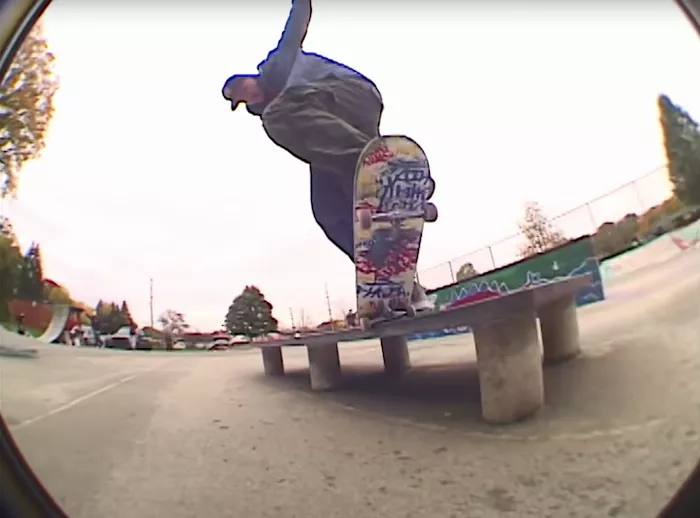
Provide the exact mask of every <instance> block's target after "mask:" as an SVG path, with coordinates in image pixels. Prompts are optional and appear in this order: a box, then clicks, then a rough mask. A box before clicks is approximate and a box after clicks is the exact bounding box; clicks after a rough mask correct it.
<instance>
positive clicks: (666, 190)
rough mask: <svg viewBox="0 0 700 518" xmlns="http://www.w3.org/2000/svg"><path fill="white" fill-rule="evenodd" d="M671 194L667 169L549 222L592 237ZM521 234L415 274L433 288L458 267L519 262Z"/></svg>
mask: <svg viewBox="0 0 700 518" xmlns="http://www.w3.org/2000/svg"><path fill="white" fill-rule="evenodd" d="M670 194H671V184H670V182H669V180H668V171H667V169H666V166H662V167H659V168H658V169H655V170H654V171H651V172H650V173H647V174H645V175H644V176H642V177H640V178H638V179H636V180H634V181H632V182H629V183H627V184H625V185H623V186H621V187H619V188H617V189H615V190H613V191H610V192H608V193H606V194H604V195H602V196H600V197H598V198H595V199H594V200H591V201H589V202H588V203H585V204H583V205H581V206H579V207H576V208H574V209H572V210H570V211H568V212H565V213H564V214H560V215H559V216H556V217H554V218H552V219H551V221H552V224H553V226H554V227H555V228H556V229H557V230H558V231H560V232H561V233H562V234H563V235H564V237H566V238H567V239H575V238H578V237H581V236H585V235H593V234H595V233H596V232H597V230H598V229H599V228H600V226H601V225H603V224H604V223H617V222H618V221H620V220H622V219H623V218H624V217H625V216H627V215H630V214H636V215H637V216H640V215H642V214H644V213H645V212H646V211H648V210H649V209H650V208H652V207H654V206H656V205H659V204H661V203H663V202H664V201H665V200H666V199H667V198H668V197H669V196H670ZM523 242H524V240H523V236H522V234H515V235H512V236H509V237H506V238H504V239H502V240H500V241H497V242H496V243H493V244H491V245H489V246H486V247H484V248H481V249H479V250H476V251H474V252H471V253H468V254H465V255H462V256H459V257H455V258H454V259H451V260H449V261H447V262H445V263H442V264H439V265H437V266H433V267H432V268H428V269H426V270H422V271H420V272H418V277H419V279H420V282H421V284H422V285H423V286H424V287H425V288H426V289H435V288H439V287H441V286H445V285H447V284H451V283H453V282H456V281H457V280H458V279H459V278H460V277H461V276H460V275H459V271H460V268H463V267H464V265H467V264H471V265H472V267H473V268H474V270H476V271H477V272H479V273H485V272H488V271H491V270H495V269H496V268H500V267H502V266H506V265H508V264H511V263H513V262H515V261H518V260H519V259H520V256H519V249H520V246H521V245H522V244H523Z"/></svg>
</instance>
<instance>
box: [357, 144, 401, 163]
mask: <svg viewBox="0 0 700 518" xmlns="http://www.w3.org/2000/svg"><path fill="white" fill-rule="evenodd" d="M393 157H394V153H392V151H391V150H390V149H389V148H388V147H387V146H386V144H382V145H380V146H379V147H378V148H377V149H375V150H374V151H372V152H371V153H370V154H369V155H367V156H366V157H365V158H364V159H363V160H362V165H364V166H370V165H374V164H377V163H379V162H386V161H388V160H390V159H392V158H393Z"/></svg>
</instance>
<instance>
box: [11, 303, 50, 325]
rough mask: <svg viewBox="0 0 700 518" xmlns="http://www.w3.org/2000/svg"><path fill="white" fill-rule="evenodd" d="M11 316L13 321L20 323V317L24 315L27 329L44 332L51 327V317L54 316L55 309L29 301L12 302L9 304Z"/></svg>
mask: <svg viewBox="0 0 700 518" xmlns="http://www.w3.org/2000/svg"><path fill="white" fill-rule="evenodd" d="M9 308H10V315H12V318H13V320H15V321H18V320H19V316H20V315H22V314H24V325H25V327H31V328H33V329H39V330H42V331H43V330H44V329H46V328H47V327H49V322H51V317H52V316H53V308H52V307H51V305H49V304H36V305H32V303H31V302H30V301H28V300H11V301H10V302H9Z"/></svg>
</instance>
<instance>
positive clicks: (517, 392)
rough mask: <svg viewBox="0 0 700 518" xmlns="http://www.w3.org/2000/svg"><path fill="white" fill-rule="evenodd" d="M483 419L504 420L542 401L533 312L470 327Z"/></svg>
mask: <svg viewBox="0 0 700 518" xmlns="http://www.w3.org/2000/svg"><path fill="white" fill-rule="evenodd" d="M473 332H474V341H475V342H476V355H477V363H478V367H479V385H480V389H481V411H482V414H483V417H484V419H485V420H486V421H488V422H490V423H494V424H506V423H513V422H516V421H520V420H521V419H525V418H526V417H529V416H531V415H533V414H535V413H536V412H537V411H538V410H539V409H540V408H542V406H543V404H544V381H543V378H542V357H541V352H540V345H539V335H538V333H537V320H536V318H535V314H534V312H532V313H525V314H520V315H514V316H513V317H511V318H509V319H507V320H503V321H500V322H492V323H488V324H484V325H479V326H475V327H474V328H473Z"/></svg>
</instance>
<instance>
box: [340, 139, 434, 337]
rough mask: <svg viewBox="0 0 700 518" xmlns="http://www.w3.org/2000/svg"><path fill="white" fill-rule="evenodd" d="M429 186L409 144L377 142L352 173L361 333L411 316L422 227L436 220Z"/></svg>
mask: <svg viewBox="0 0 700 518" xmlns="http://www.w3.org/2000/svg"><path fill="white" fill-rule="evenodd" d="M434 188H435V183H434V182H433V180H432V178H431V176H430V167H429V165H428V158H427V157H426V156H425V153H424V152H423V150H422V149H421V147H420V146H419V145H418V144H417V143H416V142H415V141H414V140H412V139H410V138H408V137H406V136H401V135H391V136H383V137H377V138H375V139H373V140H372V141H370V142H369V143H368V144H367V146H365V149H364V150H363V151H362V154H361V155H360V158H359V160H358V164H357V168H356V170H355V200H354V208H355V216H354V223H353V225H354V237H355V274H356V287H357V290H356V292H357V316H358V318H359V319H360V322H361V324H362V326H363V327H366V326H367V325H371V323H373V322H375V321H378V320H385V319H391V318H394V317H397V316H401V315H409V316H411V315H413V314H414V311H413V307H412V305H411V295H412V292H413V285H414V280H415V277H416V266H417V263H418V254H419V251H420V244H421V238H422V235H423V225H424V223H425V221H435V219H437V209H436V207H435V205H433V204H432V203H429V202H428V200H429V199H430V197H431V196H432V194H433V191H434Z"/></svg>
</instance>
